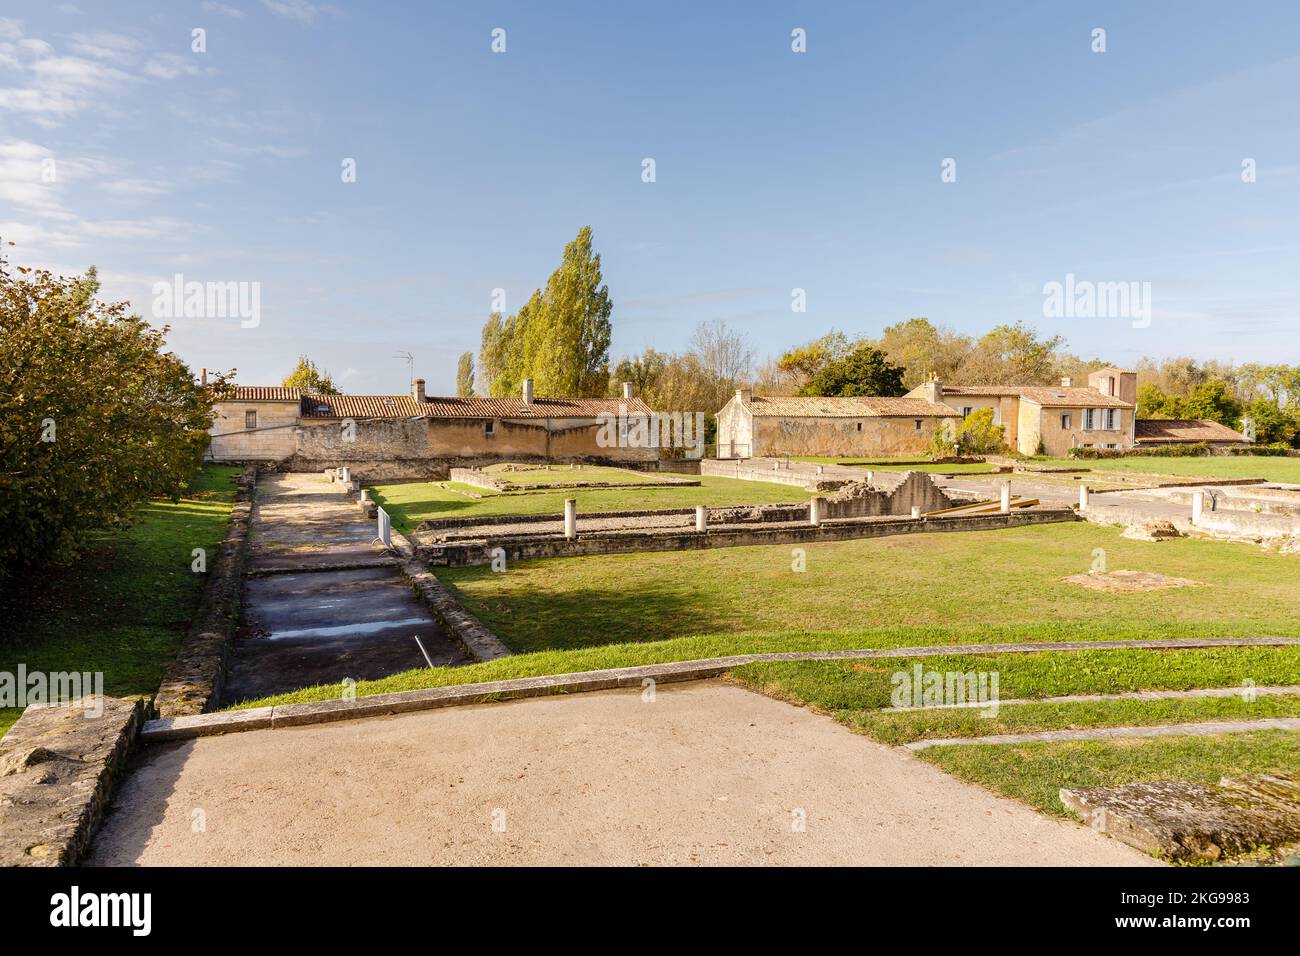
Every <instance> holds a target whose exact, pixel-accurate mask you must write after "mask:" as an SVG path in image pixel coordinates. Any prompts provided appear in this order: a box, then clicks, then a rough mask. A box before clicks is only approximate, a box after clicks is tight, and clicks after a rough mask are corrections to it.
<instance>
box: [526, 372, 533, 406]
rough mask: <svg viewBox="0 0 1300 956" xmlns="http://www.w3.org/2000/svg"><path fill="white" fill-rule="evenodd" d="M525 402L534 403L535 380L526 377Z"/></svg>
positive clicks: (527, 403)
mask: <svg viewBox="0 0 1300 956" xmlns="http://www.w3.org/2000/svg"><path fill="white" fill-rule="evenodd" d="M524 404H525V405H531V404H533V380H532V379H531V378H526V379H524Z"/></svg>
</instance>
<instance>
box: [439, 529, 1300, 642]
mask: <svg viewBox="0 0 1300 956" xmlns="http://www.w3.org/2000/svg"><path fill="white" fill-rule="evenodd" d="M1097 548H1101V549H1102V550H1104V551H1105V553H1106V560H1107V566H1108V567H1109V568H1111V569H1112V570H1118V569H1121V568H1125V569H1130V570H1139V571H1153V572H1158V573H1162V574H1165V575H1169V576H1173V577H1181V578H1190V579H1192V580H1194V581H1199V582H1203V584H1204V586H1202V587H1194V588H1178V589H1168V590H1162V591H1152V592H1144V593H1129V594H1113V593H1104V592H1099V591H1092V590H1089V589H1086V588H1082V587H1079V586H1078V585H1075V584H1070V583H1065V582H1063V581H1062V580H1061V579H1062V578H1063V577H1066V576H1067V575H1073V574H1080V573H1084V572H1087V571H1088V570H1089V567H1090V564H1091V562H1092V561H1093V552H1094V550H1095V549H1097ZM803 550H804V551H805V552H806V556H807V559H806V562H807V563H806V567H807V570H806V571H805V572H803V573H795V572H794V571H792V570H791V564H792V557H791V555H792V548H790V547H788V546H762V547H748V548H717V549H713V550H707V551H692V552H680V553H673V552H662V553H649V554H627V555H603V556H601V557H600V558H565V559H551V560H543V561H532V562H521V563H518V564H514V565H512V566H511V567H510V568H509V570H507V571H505V572H504V573H496V572H493V571H492V570H491V569H490V568H487V567H473V568H449V569H439V570H438V572H437V573H438V576H439V578H440V579H442V580H444V581H445V582H446V583H448V584H449V585H450V586H451V587H453V588H454V589H455V590H456V591H457V592H458V593H459V594H460V596H461V598H462V599H463V600H464V602H465V603H466V605H467V606H468V607H469V609H470V610H471V611H473V612H474V613H475V614H476V615H478V617H479V618H481V619H482V620H483V622H484V623H485V624H487V625H488V626H489V627H490V628H492V629H493V630H494V631H495V632H496V633H497V634H498V635H499V636H500V637H501V638H502V639H503V640H504V641H505V642H506V643H507V644H509V645H510V646H511V647H512V648H514V649H515V650H517V651H523V652H528V651H541V650H554V649H566V648H580V647H590V646H594V645H598V644H608V643H612V642H638V641H661V640H665V639H672V638H679V637H693V636H720V635H739V634H742V633H752V632H759V633H768V634H773V635H797V634H809V633H820V634H823V635H828V636H834V637H843V638H845V639H851V640H853V641H855V642H856V645H854V644H850V645H849V646H860V647H871V646H888V643H889V642H890V641H896V642H901V643H917V644H922V643H949V642H956V641H991V640H1053V639H1058V640H1059V639H1073V638H1079V637H1081V636H1085V637H1094V638H1097V639H1103V640H1104V639H1106V638H1107V637H1128V638H1136V637H1146V636H1155V635H1163V636H1192V635H1198V636H1206V635H1209V634H1219V635H1224V636H1230V635H1258V634H1286V635H1291V636H1300V619H1298V618H1297V617H1296V615H1295V613H1294V597H1295V582H1296V581H1297V579H1300V560H1297V559H1296V558H1295V557H1293V556H1289V555H1277V554H1268V553H1264V552H1261V551H1258V550H1255V549H1250V548H1243V547H1240V546H1239V545H1233V544H1228V543H1222V542H1213V541H1196V540H1190V539H1177V540H1172V541H1164V542H1160V543H1152V542H1141V541H1129V540H1127V539H1124V538H1121V537H1120V535H1119V529H1115V528H1108V527H1103V526H1099V525H1093V524H1088V523H1084V522H1078V523H1063V524H1052V525H1037V526H1030V527H1022V528H1012V529H1005V530H996V531H980V532H963V533H937V532H936V533H930V534H912V535H897V536H893V537H886V538H874V539H864V540H856V541H845V542H837V543H828V544H817V545H808V546H805V547H804V549H803ZM736 643H737V644H738V645H739V646H740V647H741V648H742V649H743V641H737V642H736Z"/></svg>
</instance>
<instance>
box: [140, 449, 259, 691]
mask: <svg viewBox="0 0 1300 956" xmlns="http://www.w3.org/2000/svg"><path fill="white" fill-rule="evenodd" d="M257 471H258V470H257V466H256V465H250V466H248V467H247V468H245V469H244V472H243V474H242V475H240V477H239V490H238V492H237V493H236V495H235V504H234V506H233V507H232V508H231V510H230V524H228V525H227V526H226V535H225V537H224V538H223V539H222V542H221V550H220V551H219V552H218V553H217V559H216V562H215V566H214V567H213V568H212V570H211V572H210V573H209V577H208V581H207V584H206V585H205V587H204V589H203V597H202V599H201V600H200V602H199V607H198V611H197V612H196V613H195V616H194V623H193V624H192V625H191V627H190V631H189V633H188V634H187V635H186V636H185V640H184V641H182V642H181V646H180V650H179V651H177V654H176V659H175V660H174V661H173V662H172V665H171V666H170V667H169V668H167V673H166V675H165V676H164V677H163V681H162V684H161V685H160V686H159V688H158V693H157V695H156V696H155V698H154V709H155V710H156V711H157V712H158V713H159V714H160V715H161V716H163V717H180V716H184V715H190V714H200V713H204V712H206V711H209V710H211V709H212V708H214V707H216V706H217V704H218V703H219V701H220V699H221V689H222V685H223V684H224V683H225V677H226V660H227V658H228V657H229V654H230V640H231V637H232V636H233V635H234V631H235V625H236V624H237V623H238V621H239V609H240V602H241V593H240V592H241V587H242V581H243V577H244V565H245V562H246V561H247V558H248V531H249V526H250V524H251V520H252V515H253V509H254V507H255V505H256V501H257Z"/></svg>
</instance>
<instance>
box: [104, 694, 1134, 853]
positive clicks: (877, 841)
mask: <svg viewBox="0 0 1300 956" xmlns="http://www.w3.org/2000/svg"><path fill="white" fill-rule="evenodd" d="M196 820H201V821H202V826H201V827H199V826H196V825H195V821H196ZM801 821H805V822H806V827H803V828H800V827H799V823H800V822H801ZM89 862H90V863H91V864H95V865H130V864H145V865H184V866H189V865H196V864H217V865H243V864H255V865H328V864H341V865H364V864H616V865H637V864H789V865H813V864H887V865H960V864H970V865H1004V866H1005V865H1030V864H1035V865H1085V866H1115V865H1118V866H1135V865H1154V861H1153V860H1152V859H1151V858H1150V857H1147V856H1144V855H1143V854H1141V853H1139V852H1137V851H1136V850H1133V849H1131V848H1129V847H1127V846H1123V845H1122V844H1119V843H1117V842H1115V841H1113V840H1110V839H1108V838H1106V837H1105V836H1103V835H1101V834H1098V833H1095V832H1093V831H1091V830H1088V829H1086V828H1084V827H1082V826H1079V825H1077V824H1073V823H1068V822H1064V821H1060V820H1054V819H1050V818H1047V817H1044V816H1042V815H1040V814H1038V813H1037V812H1035V811H1034V810H1031V809H1030V808H1029V807H1027V806H1024V805H1022V804H1019V803H1016V802H1014V801H1011V800H1007V799H1005V798H1002V797H998V796H995V795H993V794H991V793H989V792H988V791H986V790H984V789H982V788H979V787H976V786H973V785H971V784H967V783H963V782H961V781H959V780H957V779H955V778H953V777H950V776H948V775H947V774H945V773H944V772H943V771H941V770H939V769H938V768H936V767H933V766H931V765H929V764H927V763H925V762H923V761H921V760H918V759H916V758H914V757H912V756H910V755H908V754H905V753H900V752H899V751H897V750H894V749H891V748H888V747H884V746H881V745H879V744H877V743H874V742H873V741H871V740H868V739H867V738H865V737H862V736H859V735H856V734H853V733H851V732H850V731H848V730H847V729H845V728H844V727H841V726H840V725H838V724H836V723H835V722H834V721H832V720H830V719H829V718H826V717H821V716H818V715H816V714H813V713H811V712H809V711H807V710H803V709H800V708H796V707H791V706H789V705H787V704H784V703H781V702H779V701H775V700H772V699H770V698H767V697H763V696H761V695H758V694H753V693H750V692H749V691H746V690H742V689H740V688H737V687H732V686H727V685H724V684H719V683H716V682H710V683H701V684H693V685H691V686H688V687H675V688H664V687H660V688H659V690H658V693H657V694H656V695H655V698H654V700H653V702H646V701H644V700H643V699H642V694H641V691H640V689H639V688H633V689H630V690H621V691H607V692H604V693H597V694H584V695H581V696H574V697H548V698H541V699H535V700H528V701H517V702H511V703H504V704H486V705H479V706H474V707H464V708H454V709H450V710H440V711H432V712H427V713H419V714H410V715H406V716H401V717H393V718H388V719H372V720H364V721H349V722H344V723H332V724H325V725H320V726H312V727H301V728H291V729H285V730H274V731H272V730H265V731H252V732H249V733H243V734H233V735H230V736H219V737H205V738H201V739H199V740H193V741H185V742H177V743H168V744H153V745H150V746H149V747H148V748H147V749H146V750H145V752H144V757H143V759H142V761H141V763H140V764H139V766H138V767H137V768H136V769H135V770H134V772H133V773H132V774H131V776H130V777H129V778H128V779H127V780H126V781H125V783H124V784H123V786H122V788H121V789H120V790H119V792H118V795H117V798H116V800H115V803H114V805H113V808H112V809H111V810H110V812H109V813H108V815H107V817H106V819H105V822H104V826H103V828H102V830H101V832H100V834H99V836H98V838H97V839H96V842H95V845H94V847H93V848H92V851H91V855H90V858H89Z"/></svg>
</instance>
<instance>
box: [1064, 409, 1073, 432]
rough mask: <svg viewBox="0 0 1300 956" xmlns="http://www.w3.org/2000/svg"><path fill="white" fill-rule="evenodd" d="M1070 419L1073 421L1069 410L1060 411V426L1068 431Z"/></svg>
mask: <svg viewBox="0 0 1300 956" xmlns="http://www.w3.org/2000/svg"><path fill="white" fill-rule="evenodd" d="M1072 421H1073V420H1072V419H1071V418H1070V413H1069V412H1062V413H1061V427H1062V428H1063V429H1065V430H1066V431H1069V430H1070V425H1071V422H1072Z"/></svg>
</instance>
